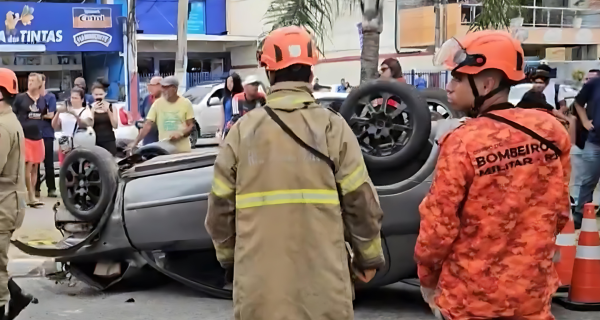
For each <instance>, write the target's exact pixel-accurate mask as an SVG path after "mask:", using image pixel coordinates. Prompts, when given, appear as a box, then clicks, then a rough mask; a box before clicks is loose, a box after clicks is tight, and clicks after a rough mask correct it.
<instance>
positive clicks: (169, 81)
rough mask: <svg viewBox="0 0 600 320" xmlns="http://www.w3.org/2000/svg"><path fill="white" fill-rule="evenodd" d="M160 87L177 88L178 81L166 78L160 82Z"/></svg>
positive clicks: (170, 77) (171, 77)
mask: <svg viewBox="0 0 600 320" xmlns="http://www.w3.org/2000/svg"><path fill="white" fill-rule="evenodd" d="M160 85H161V86H163V87H169V86H174V87H179V81H178V80H177V78H176V77H175V76H168V77H166V78H164V79H162V80H161V81H160Z"/></svg>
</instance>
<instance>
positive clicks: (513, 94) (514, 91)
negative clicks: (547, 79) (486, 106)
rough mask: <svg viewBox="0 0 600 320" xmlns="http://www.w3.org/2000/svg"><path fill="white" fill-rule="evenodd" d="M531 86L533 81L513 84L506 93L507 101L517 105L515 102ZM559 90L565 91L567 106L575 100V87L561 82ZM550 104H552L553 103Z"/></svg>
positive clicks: (517, 101) (518, 100)
mask: <svg viewBox="0 0 600 320" xmlns="http://www.w3.org/2000/svg"><path fill="white" fill-rule="evenodd" d="M532 88H533V83H521V84H518V85H516V86H513V87H512V88H510V93H509V94H508V102H510V103H511V104H513V105H517V103H519V102H520V101H521V99H522V98H523V96H524V95H525V93H527V91H529V90H531V89H532ZM560 90H563V91H564V92H565V102H566V103H567V106H570V105H571V104H572V103H573V101H574V100H575V97H576V96H577V93H578V91H577V89H575V88H574V87H572V86H569V85H565V84H561V85H560ZM550 104H551V105H554V103H550Z"/></svg>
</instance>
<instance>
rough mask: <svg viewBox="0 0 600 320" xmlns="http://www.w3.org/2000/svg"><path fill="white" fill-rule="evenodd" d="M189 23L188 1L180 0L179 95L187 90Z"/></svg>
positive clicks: (178, 36) (176, 62)
mask: <svg viewBox="0 0 600 320" xmlns="http://www.w3.org/2000/svg"><path fill="white" fill-rule="evenodd" d="M187 22H188V0H179V2H178V6H177V53H176V54H175V77H177V80H179V89H178V90H177V91H178V92H179V94H183V93H184V92H185V91H186V89H187V84H186V80H187V79H186V76H185V75H186V60H187V59H186V58H187Z"/></svg>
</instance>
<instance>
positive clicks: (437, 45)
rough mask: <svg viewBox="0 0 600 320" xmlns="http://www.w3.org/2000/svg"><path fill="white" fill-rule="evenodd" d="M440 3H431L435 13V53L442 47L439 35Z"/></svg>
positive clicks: (437, 1) (436, 0) (436, 1)
mask: <svg viewBox="0 0 600 320" xmlns="http://www.w3.org/2000/svg"><path fill="white" fill-rule="evenodd" d="M440 4H441V1H440V0H435V1H434V3H433V11H434V12H435V52H437V51H438V49H439V48H440V47H441V46H442V38H441V33H440V28H441V23H440V22H441V21H440V18H441V6H440Z"/></svg>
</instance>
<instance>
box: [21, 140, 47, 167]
mask: <svg viewBox="0 0 600 320" xmlns="http://www.w3.org/2000/svg"><path fill="white" fill-rule="evenodd" d="M45 156H46V154H45V152H44V140H43V139H40V140H29V139H25V162H29V163H37V164H39V163H42V162H43V161H44V157H45Z"/></svg>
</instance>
